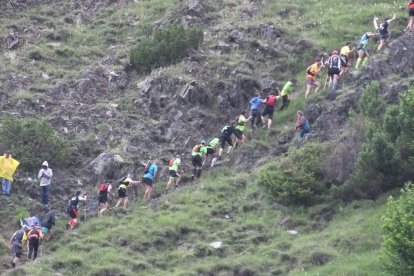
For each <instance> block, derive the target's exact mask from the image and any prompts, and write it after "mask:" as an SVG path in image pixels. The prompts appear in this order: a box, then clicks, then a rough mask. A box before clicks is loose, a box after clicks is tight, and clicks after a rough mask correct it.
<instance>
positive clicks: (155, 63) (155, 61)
mask: <svg viewBox="0 0 414 276" xmlns="http://www.w3.org/2000/svg"><path fill="white" fill-rule="evenodd" d="M202 41H203V31H202V30H201V29H199V28H190V29H187V30H186V29H184V28H183V27H179V26H171V27H168V28H166V29H163V30H157V31H155V33H154V35H153V36H152V37H151V38H148V39H146V40H144V41H142V42H140V43H139V44H138V46H137V47H135V48H133V49H132V50H131V55H130V61H131V66H132V68H133V69H135V70H136V71H137V72H139V73H149V72H151V70H152V69H155V68H159V67H162V66H166V65H170V64H174V63H177V62H179V61H181V60H182V59H183V58H184V57H185V56H186V55H187V54H188V52H189V50H191V49H198V47H199V45H200V44H201V42H202Z"/></svg>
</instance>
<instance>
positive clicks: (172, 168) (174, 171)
mask: <svg viewBox="0 0 414 276" xmlns="http://www.w3.org/2000/svg"><path fill="white" fill-rule="evenodd" d="M168 165H169V168H168V172H169V175H170V177H169V179H168V183H167V188H166V190H167V191H168V190H169V188H170V186H171V185H172V184H174V186H175V188H177V187H178V184H179V183H180V179H181V174H180V173H181V171H182V170H181V159H180V155H177V156H176V157H175V158H173V159H171V160H170V162H169V163H168Z"/></svg>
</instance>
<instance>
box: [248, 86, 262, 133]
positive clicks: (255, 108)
mask: <svg viewBox="0 0 414 276" xmlns="http://www.w3.org/2000/svg"><path fill="white" fill-rule="evenodd" d="M262 102H263V101H262V99H261V98H260V93H256V95H255V97H254V98H253V99H251V100H250V112H251V118H252V121H251V122H252V129H255V128H256V121H257V122H260V106H261V105H262Z"/></svg>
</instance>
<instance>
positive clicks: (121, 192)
mask: <svg viewBox="0 0 414 276" xmlns="http://www.w3.org/2000/svg"><path fill="white" fill-rule="evenodd" d="M118 197H119V198H124V197H128V194H127V189H125V188H118Z"/></svg>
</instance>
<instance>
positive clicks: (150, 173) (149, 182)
mask: <svg viewBox="0 0 414 276" xmlns="http://www.w3.org/2000/svg"><path fill="white" fill-rule="evenodd" d="M159 165H160V162H159V161H158V160H155V161H154V163H152V164H151V165H150V166H149V168H148V170H147V172H144V173H145V174H144V177H143V178H142V181H143V182H144V183H145V185H146V186H147V188H146V189H145V193H144V199H143V200H144V201H145V200H146V199H148V200H150V199H151V194H152V191H153V190H154V187H155V183H156V182H157V180H158V167H159Z"/></svg>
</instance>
